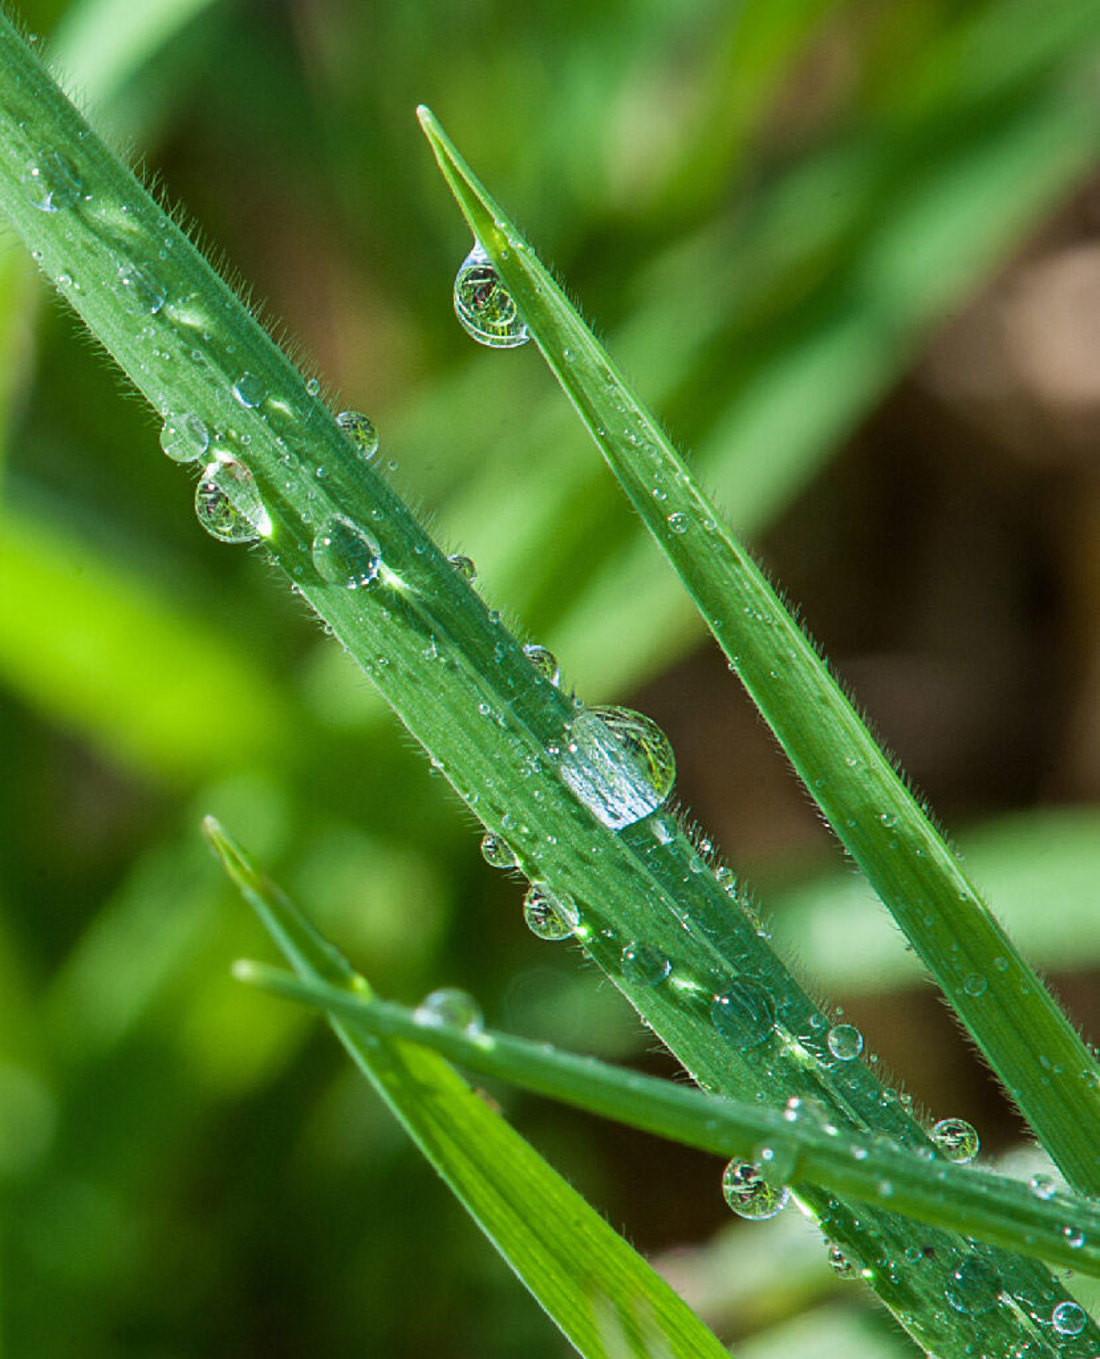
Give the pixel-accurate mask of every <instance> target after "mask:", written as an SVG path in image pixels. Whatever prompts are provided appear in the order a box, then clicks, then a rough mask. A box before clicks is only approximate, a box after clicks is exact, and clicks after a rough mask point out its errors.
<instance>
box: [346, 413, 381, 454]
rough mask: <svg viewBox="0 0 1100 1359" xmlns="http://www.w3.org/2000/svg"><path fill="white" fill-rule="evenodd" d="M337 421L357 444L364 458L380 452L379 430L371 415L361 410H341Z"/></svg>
mask: <svg viewBox="0 0 1100 1359" xmlns="http://www.w3.org/2000/svg"><path fill="white" fill-rule="evenodd" d="M336 423H337V424H338V425H339V426H340V428H341V429H342V430H343V431H344V433H345V434H346V435H347V436H348V438H349V439H350V440H351V441H352V443H353V444H354V445H355V451H356V452H357V453H358V454H359V455H360V456H361V457H363V458H368V459H369V458H373V457H374V455H375V454H376V453H377V452H378V431H377V430H376V429H375V427H374V421H373V420H372V419H371V418H370V416H369V415H363V414H361V413H360V412H359V411H341V412H340V414H339V415H338V416H337V417H336Z"/></svg>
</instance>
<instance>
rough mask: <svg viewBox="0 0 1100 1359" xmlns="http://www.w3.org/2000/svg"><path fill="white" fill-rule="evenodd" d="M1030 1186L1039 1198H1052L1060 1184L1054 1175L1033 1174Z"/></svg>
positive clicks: (1029, 1182)
mask: <svg viewBox="0 0 1100 1359" xmlns="http://www.w3.org/2000/svg"><path fill="white" fill-rule="evenodd" d="M1028 1187H1029V1188H1030V1190H1031V1192H1032V1193H1033V1194H1034V1195H1035V1197H1036V1198H1037V1199H1052V1198H1053V1197H1054V1195H1055V1194H1056V1193H1057V1192H1058V1185H1057V1184H1056V1182H1055V1180H1054V1177H1053V1176H1052V1175H1032V1177H1031V1179H1030V1180H1028Z"/></svg>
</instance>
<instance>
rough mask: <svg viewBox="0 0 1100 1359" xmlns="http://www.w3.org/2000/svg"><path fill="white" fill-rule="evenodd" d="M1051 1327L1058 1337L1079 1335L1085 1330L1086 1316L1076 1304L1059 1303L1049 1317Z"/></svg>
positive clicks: (1083, 1310)
mask: <svg viewBox="0 0 1100 1359" xmlns="http://www.w3.org/2000/svg"><path fill="white" fill-rule="evenodd" d="M1050 1321H1051V1325H1052V1326H1053V1327H1054V1329H1055V1330H1056V1331H1057V1332H1058V1334H1059V1335H1079V1334H1080V1333H1081V1332H1082V1331H1083V1330H1084V1329H1085V1322H1086V1321H1088V1316H1087V1314H1086V1312H1085V1309H1084V1308H1083V1307H1082V1306H1081V1305H1080V1304H1079V1303H1076V1302H1060V1303H1059V1304H1058V1306H1057V1307H1056V1308H1055V1309H1054V1311H1053V1312H1052V1313H1051V1315H1050Z"/></svg>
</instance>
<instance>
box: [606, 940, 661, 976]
mask: <svg viewBox="0 0 1100 1359" xmlns="http://www.w3.org/2000/svg"><path fill="white" fill-rule="evenodd" d="M619 965H620V966H621V968H622V972H623V976H624V977H625V978H626V979H627V981H628V982H633V983H634V985H635V986H660V984H661V982H663V981H664V980H665V978H666V977H667V976H668V974H669V973H670V972H671V971H672V964H671V963H670V962H669V960H668V958H666V957H665V955H664V954H663V953H662V952H661V950H660V949H659V948H657V947H656V946H655V945H653V944H640V943H638V941H637V940H635V941H634V942H633V943H630V944H627V946H626V948H624V949H623V951H622V953H621V954H620V957H619Z"/></svg>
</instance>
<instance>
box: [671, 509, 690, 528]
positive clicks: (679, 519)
mask: <svg viewBox="0 0 1100 1359" xmlns="http://www.w3.org/2000/svg"><path fill="white" fill-rule="evenodd" d="M667 522H668V529H669V532H670V533H676V534H680V533H686V532H687V531H688V529H689V528H690V527H691V520H690V519H689V518H688V517H687V515H686V514H681V513H680V511H679V510H677V511H676V513H675V514H670V515H669V516H668V521H667Z"/></svg>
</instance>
